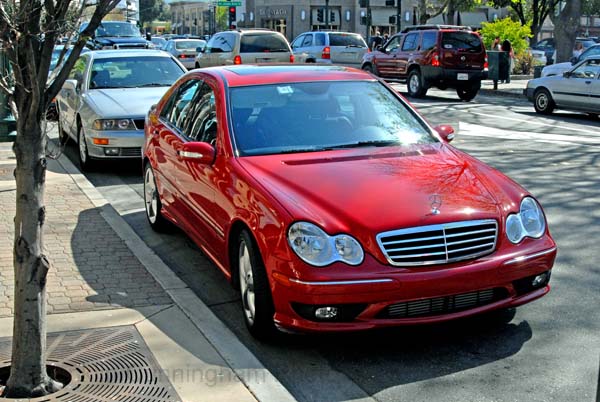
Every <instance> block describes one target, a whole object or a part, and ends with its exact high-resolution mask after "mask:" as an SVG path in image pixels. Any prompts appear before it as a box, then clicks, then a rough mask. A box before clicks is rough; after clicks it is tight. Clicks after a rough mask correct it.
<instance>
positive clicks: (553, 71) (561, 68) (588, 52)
mask: <svg viewBox="0 0 600 402" xmlns="http://www.w3.org/2000/svg"><path fill="white" fill-rule="evenodd" d="M592 56H600V44H594V45H592V46H590V47H588V48H587V49H585V50H584V51H583V53H581V54H580V55H579V56H576V57H573V58H571V60H570V61H567V62H564V63H557V64H552V65H549V66H546V67H544V68H543V69H542V77H547V76H549V75H562V73H564V72H565V71H569V70H570V69H571V68H573V66H574V65H575V64H577V63H579V62H580V61H582V60H585V59H588V58H590V57H592Z"/></svg>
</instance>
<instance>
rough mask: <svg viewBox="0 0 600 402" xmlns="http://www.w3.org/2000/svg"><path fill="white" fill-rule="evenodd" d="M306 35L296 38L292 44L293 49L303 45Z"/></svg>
mask: <svg viewBox="0 0 600 402" xmlns="http://www.w3.org/2000/svg"><path fill="white" fill-rule="evenodd" d="M304 36H305V35H300V36H298V37H297V38H296V39H294V41H293V42H292V44H291V46H292V49H295V48H297V47H300V46H302V42H303V41H304Z"/></svg>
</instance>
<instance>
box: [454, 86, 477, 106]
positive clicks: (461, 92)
mask: <svg viewBox="0 0 600 402" xmlns="http://www.w3.org/2000/svg"><path fill="white" fill-rule="evenodd" d="M480 87H481V84H480V83H478V84H473V85H471V86H467V87H460V88H456V94H457V95H458V97H459V98H460V99H461V100H463V101H465V102H469V101H471V100H473V98H475V96H477V92H479V88H480Z"/></svg>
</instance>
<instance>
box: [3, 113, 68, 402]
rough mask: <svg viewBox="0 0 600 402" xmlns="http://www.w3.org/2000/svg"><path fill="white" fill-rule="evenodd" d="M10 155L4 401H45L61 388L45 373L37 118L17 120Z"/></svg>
mask: <svg viewBox="0 0 600 402" xmlns="http://www.w3.org/2000/svg"><path fill="white" fill-rule="evenodd" d="M17 126H20V127H18V128H17V130H18V132H20V133H22V134H23V135H21V136H17V139H16V142H15V144H14V151H15V154H16V156H17V168H16V170H15V178H16V182H17V200H16V202H17V205H16V207H17V208H16V209H17V210H16V215H15V240H14V250H13V251H14V258H13V261H14V269H15V306H19V307H17V308H15V317H14V327H13V348H12V366H11V372H10V378H9V381H8V384H7V395H6V396H7V397H11V398H23V397H35V396H42V395H46V394H48V393H51V392H55V391H57V390H58V389H60V384H58V383H56V382H54V381H53V380H51V379H50V378H49V377H48V375H47V373H46V365H45V354H46V274H47V273H48V269H49V267H50V265H49V262H48V259H47V258H46V256H45V255H44V254H43V236H42V235H43V227H44V219H45V215H46V211H45V206H44V199H43V195H44V187H45V178H46V153H45V148H46V137H45V136H44V135H43V133H42V127H41V126H40V119H39V118H38V116H20V119H19V120H18V121H17Z"/></svg>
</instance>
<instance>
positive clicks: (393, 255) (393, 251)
mask: <svg viewBox="0 0 600 402" xmlns="http://www.w3.org/2000/svg"><path fill="white" fill-rule="evenodd" d="M497 236H498V224H497V222H496V221H495V220H493V219H487V220H477V221H463V222H454V223H445V224H442V225H429V226H419V227H414V228H408V229H400V230H393V231H390V232H385V233H380V234H378V235H377V243H378V244H379V247H380V248H381V251H382V252H383V253H384V255H385V257H386V258H387V260H388V262H389V263H390V264H391V265H394V266H415V265H430V264H446V263H449V262H454V261H461V260H467V259H473V258H476V257H480V256H482V255H485V254H489V253H491V252H493V251H494V249H495V248H496V238H497Z"/></svg>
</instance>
